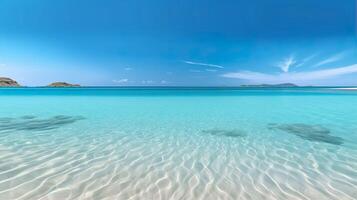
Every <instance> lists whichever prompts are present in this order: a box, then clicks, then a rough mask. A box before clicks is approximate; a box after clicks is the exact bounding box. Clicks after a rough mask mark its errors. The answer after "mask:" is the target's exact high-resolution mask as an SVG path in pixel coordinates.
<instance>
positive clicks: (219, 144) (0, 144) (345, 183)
mask: <svg viewBox="0 0 357 200" xmlns="http://www.w3.org/2000/svg"><path fill="white" fill-rule="evenodd" d="M0 199H4V200H5V199H6V200H13V199H23V200H29V199H34V200H41V199H42V200H53V199H60V200H64V199H95V200H97V199H110V200H112V199H145V200H147V199H155V200H157V199H204V200H206V199H213V200H217V199H242V200H245V199H252V200H260V199H282V200H283V199H284V200H286V199H313V200H316V199H319V200H325V199H336V200H344V199H346V200H352V199H357V90H348V91H347V90H340V89H334V88H291V89H289V88H286V89H273V88H272V89H259V88H256V89H254V88H248V89H238V88H69V89H60V88H58V89H50V88H22V89H19V88H12V89H11V88H5V89H0Z"/></svg>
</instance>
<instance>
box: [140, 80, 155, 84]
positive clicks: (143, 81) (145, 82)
mask: <svg viewBox="0 0 357 200" xmlns="http://www.w3.org/2000/svg"><path fill="white" fill-rule="evenodd" d="M141 83H142V84H152V83H154V81H152V80H142V81H141Z"/></svg>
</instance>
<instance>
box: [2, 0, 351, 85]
mask: <svg viewBox="0 0 357 200" xmlns="http://www.w3.org/2000/svg"><path fill="white" fill-rule="evenodd" d="M356 30H357V28H356V3H355V0H344V1H343V3H342V2H341V1H335V0H299V1H293V0H270V1H266V0H249V1H248V0H245V1H242V0H232V1H231V0H222V1H213V0H205V1H203V0H195V1H192V0H180V1H164V0H150V1H149V0H141V1H140V0H120V1H116V0H101V1H99V0H61V1H46V0H32V1H25V0H1V1H0V76H6V77H11V78H13V79H15V80H17V81H18V82H20V83H21V84H23V85H29V86H37V85H46V84H48V83H50V82H53V81H68V82H72V83H79V84H82V85H113V86H116V85H117V86H126V85H140V86H141V85H143V86H144V85H145V86H150V85H160V86H175V85H177V86H237V85H241V84H256V83H257V84H258V83H282V82H292V83H296V84H299V85H357V41H356V40H357V39H356V37H357V35H356Z"/></svg>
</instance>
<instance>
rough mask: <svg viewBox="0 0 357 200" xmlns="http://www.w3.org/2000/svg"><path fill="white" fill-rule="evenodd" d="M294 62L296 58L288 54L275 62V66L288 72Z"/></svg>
mask: <svg viewBox="0 0 357 200" xmlns="http://www.w3.org/2000/svg"><path fill="white" fill-rule="evenodd" d="M295 63H296V60H295V58H294V56H289V57H287V58H285V59H284V60H283V61H281V62H279V63H278V64H277V67H279V68H280V69H281V71H283V72H289V69H290V67H291V66H293V65H294V64H295Z"/></svg>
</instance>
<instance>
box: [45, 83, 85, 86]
mask: <svg viewBox="0 0 357 200" xmlns="http://www.w3.org/2000/svg"><path fill="white" fill-rule="evenodd" d="M47 87H80V85H79V84H71V83H66V82H54V83H51V84H49V85H48V86H47Z"/></svg>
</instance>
